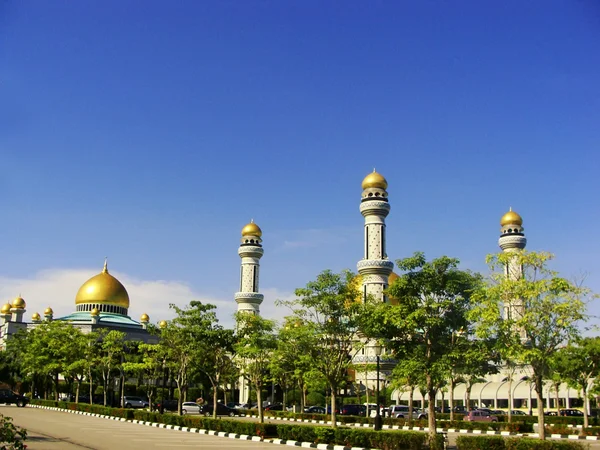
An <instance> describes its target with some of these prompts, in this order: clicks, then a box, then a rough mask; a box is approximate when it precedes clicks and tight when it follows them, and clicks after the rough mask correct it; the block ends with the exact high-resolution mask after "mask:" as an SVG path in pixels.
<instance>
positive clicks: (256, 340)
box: [234, 312, 277, 423]
mask: <svg viewBox="0 0 600 450" xmlns="http://www.w3.org/2000/svg"><path fill="white" fill-rule="evenodd" d="M235 318H236V323H237V340H236V344H235V345H234V349H235V353H236V360H237V363H238V365H239V366H240V368H241V372H242V375H243V376H244V377H245V378H246V379H247V380H248V381H249V382H250V383H251V385H252V386H254V389H255V390H256V400H257V403H258V417H259V420H260V423H264V420H265V419H264V413H263V406H262V390H263V387H264V383H265V379H266V377H267V373H268V369H269V362H270V359H271V357H272V354H273V352H274V351H275V349H276V348H277V337H276V334H275V322H273V321H272V320H267V319H264V318H262V317H260V316H259V315H257V314H250V313H245V312H241V313H237V314H236V315H235Z"/></svg>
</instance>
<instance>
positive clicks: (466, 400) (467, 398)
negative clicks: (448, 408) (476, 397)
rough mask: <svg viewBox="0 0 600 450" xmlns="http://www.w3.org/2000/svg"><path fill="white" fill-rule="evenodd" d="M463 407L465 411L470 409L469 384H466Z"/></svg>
mask: <svg viewBox="0 0 600 450" xmlns="http://www.w3.org/2000/svg"><path fill="white" fill-rule="evenodd" d="M465 403H466V405H465V409H466V410H467V411H470V410H471V386H469V385H468V384H467V389H466V391H465Z"/></svg>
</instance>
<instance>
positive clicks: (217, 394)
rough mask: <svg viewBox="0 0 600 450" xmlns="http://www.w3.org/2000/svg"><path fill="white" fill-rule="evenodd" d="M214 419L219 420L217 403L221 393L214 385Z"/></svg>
mask: <svg viewBox="0 0 600 450" xmlns="http://www.w3.org/2000/svg"><path fill="white" fill-rule="evenodd" d="M212 387H213V419H216V418H217V402H218V397H219V391H218V389H217V385H216V384H213V385H212Z"/></svg>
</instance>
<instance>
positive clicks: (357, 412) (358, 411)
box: [340, 405, 367, 416]
mask: <svg viewBox="0 0 600 450" xmlns="http://www.w3.org/2000/svg"><path fill="white" fill-rule="evenodd" d="M340 414H341V415H343V416H365V415H366V414H367V407H366V406H365V405H344V406H342V409H341V410H340Z"/></svg>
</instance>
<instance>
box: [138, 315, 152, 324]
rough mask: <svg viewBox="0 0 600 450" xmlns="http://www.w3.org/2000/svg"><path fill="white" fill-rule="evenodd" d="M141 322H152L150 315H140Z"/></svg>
mask: <svg viewBox="0 0 600 450" xmlns="http://www.w3.org/2000/svg"><path fill="white" fill-rule="evenodd" d="M140 322H146V323H147V322H150V317H149V316H148V314H146V313H144V314H142V317H140Z"/></svg>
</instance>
